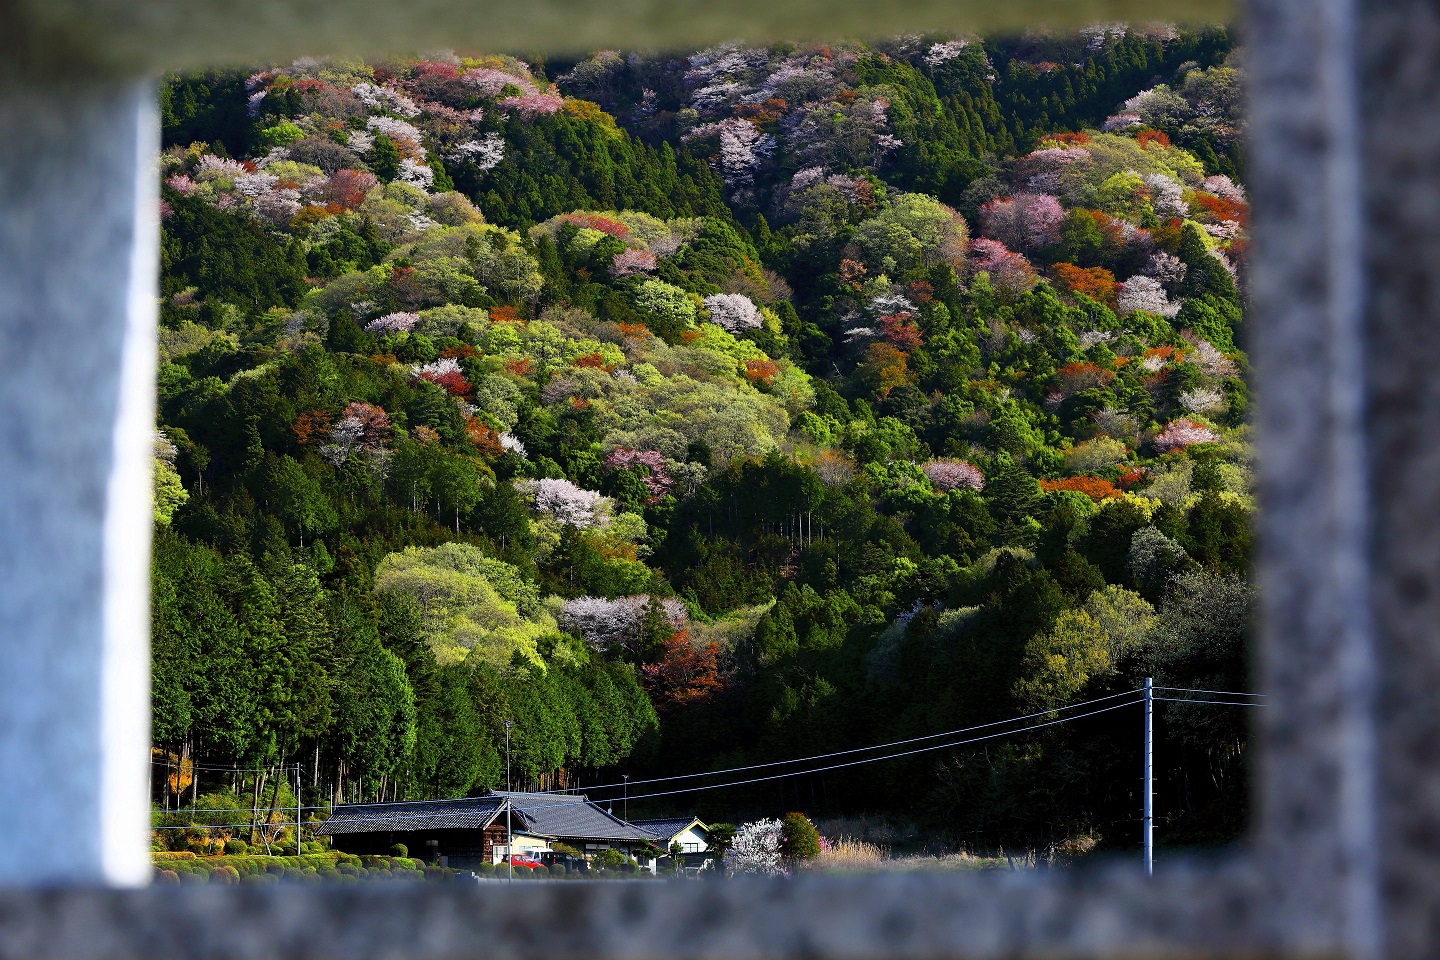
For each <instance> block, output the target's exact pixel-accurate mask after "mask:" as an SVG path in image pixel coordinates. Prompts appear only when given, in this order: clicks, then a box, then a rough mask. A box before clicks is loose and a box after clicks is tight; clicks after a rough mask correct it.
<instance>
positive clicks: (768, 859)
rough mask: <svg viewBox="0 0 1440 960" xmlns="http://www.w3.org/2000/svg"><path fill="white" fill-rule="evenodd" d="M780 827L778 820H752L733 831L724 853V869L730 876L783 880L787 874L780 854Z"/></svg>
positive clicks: (781, 829) (783, 859) (781, 827)
mask: <svg viewBox="0 0 1440 960" xmlns="http://www.w3.org/2000/svg"><path fill="white" fill-rule="evenodd" d="M783 829H784V828H783V826H782V824H781V823H780V821H779V820H769V819H766V820H753V821H751V822H750V823H747V824H743V825H742V826H741V827H740V829H739V830H736V831H735V839H734V840H732V841H731V843H730V849H729V850H728V851H726V853H725V870H726V872H727V873H729V874H730V875H731V876H739V875H741V874H750V875H754V876H762V877H783V876H786V875H787V874H788V871H787V870H786V869H785V858H784V857H783V856H782V855H781V853H780V838H781V834H782V832H783Z"/></svg>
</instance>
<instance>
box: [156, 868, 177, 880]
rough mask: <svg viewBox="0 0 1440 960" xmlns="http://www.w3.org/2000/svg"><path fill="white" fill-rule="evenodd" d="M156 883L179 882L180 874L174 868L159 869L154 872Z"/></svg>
mask: <svg viewBox="0 0 1440 960" xmlns="http://www.w3.org/2000/svg"><path fill="white" fill-rule="evenodd" d="M155 882H156V883H179V882H180V874H178V873H176V872H175V871H174V870H161V871H159V872H158V873H156V874H155Z"/></svg>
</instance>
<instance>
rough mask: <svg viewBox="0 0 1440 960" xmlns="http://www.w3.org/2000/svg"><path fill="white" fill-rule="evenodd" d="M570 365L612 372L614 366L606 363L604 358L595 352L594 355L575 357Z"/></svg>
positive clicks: (584, 354)
mask: <svg viewBox="0 0 1440 960" xmlns="http://www.w3.org/2000/svg"><path fill="white" fill-rule="evenodd" d="M571 363H573V364H575V366H577V367H591V368H593V369H595V370H612V369H614V367H615V365H614V364H613V363H606V362H605V358H604V357H603V356H601V355H600V353H599V352H598V351H597V352H595V353H583V354H581V355H580V356H578V357H576V358H575V359H574V360H572V361H571Z"/></svg>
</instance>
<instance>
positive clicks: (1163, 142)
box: [1135, 130, 1170, 150]
mask: <svg viewBox="0 0 1440 960" xmlns="http://www.w3.org/2000/svg"><path fill="white" fill-rule="evenodd" d="M1135 142H1136V143H1138V144H1140V149H1142V150H1143V149H1145V148H1146V147H1148V146H1150V144H1152V143H1153V144H1156V145H1157V146H1161V147H1169V146H1170V138H1169V137H1168V136H1166V135H1165V131H1163V130H1141V131H1140V132H1139V133H1137V134H1135Z"/></svg>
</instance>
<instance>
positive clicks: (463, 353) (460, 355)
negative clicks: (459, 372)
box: [440, 343, 480, 360]
mask: <svg viewBox="0 0 1440 960" xmlns="http://www.w3.org/2000/svg"><path fill="white" fill-rule="evenodd" d="M479 355H480V351H479V350H476V349H475V348H474V347H472V346H470V344H468V343H462V344H460V346H458V347H446V348H445V349H444V350H441V351H440V357H441V359H444V360H468V359H469V358H470V357H476V356H479Z"/></svg>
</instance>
